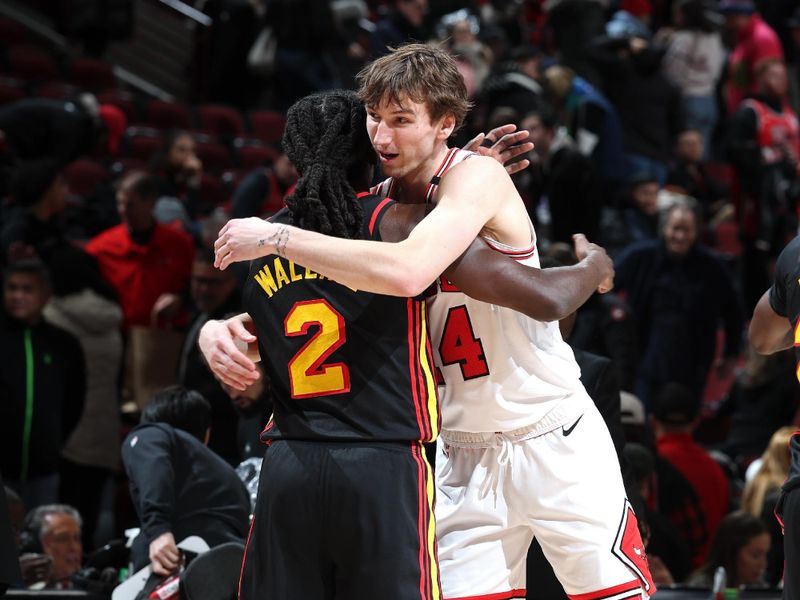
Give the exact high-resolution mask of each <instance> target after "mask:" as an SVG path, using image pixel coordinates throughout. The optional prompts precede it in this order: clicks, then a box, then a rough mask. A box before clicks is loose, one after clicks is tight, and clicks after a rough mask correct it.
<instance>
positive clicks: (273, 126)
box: [249, 110, 286, 144]
mask: <svg viewBox="0 0 800 600" xmlns="http://www.w3.org/2000/svg"><path fill="white" fill-rule="evenodd" d="M249 118H250V129H251V130H252V132H253V134H254V135H255V136H256V137H258V138H259V139H261V140H262V141H264V142H267V143H269V144H277V143H278V142H280V141H281V138H282V137H283V127H284V125H285V124H286V118H285V117H284V116H283V114H282V113H279V112H277V111H274V110H252V111H250V114H249Z"/></svg>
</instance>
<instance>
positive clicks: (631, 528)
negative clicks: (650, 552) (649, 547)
mask: <svg viewBox="0 0 800 600" xmlns="http://www.w3.org/2000/svg"><path fill="white" fill-rule="evenodd" d="M612 552H613V553H614V555H615V556H616V557H617V558H618V559H620V560H621V561H622V562H623V563H624V564H625V565H626V566H627V567H628V568H629V569H630V570H631V571H633V572H634V573H635V574H636V576H637V577H638V578H639V579H640V580H641V581H642V583H643V584H644V589H645V592H647V594H648V595H652V594H653V593H654V592H655V589H656V586H655V584H654V583H653V576H652V575H650V566H649V565H648V562H647V554H646V553H645V551H644V544H643V543H642V536H641V535H640V534H639V521H638V520H637V519H636V515H635V514H634V512H633V508H632V507H631V503H630V502H628V500H627V499H625V508H624V510H623V513H622V520H621V521H620V524H619V529H618V530H617V537H616V539H615V540H614V549H613V550H612Z"/></svg>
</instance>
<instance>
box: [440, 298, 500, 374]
mask: <svg viewBox="0 0 800 600" xmlns="http://www.w3.org/2000/svg"><path fill="white" fill-rule="evenodd" d="M439 356H440V357H441V358H442V364H443V365H452V364H455V363H459V366H460V367H461V375H462V376H463V377H464V380H465V381H466V380H468V379H475V378H476V377H483V376H485V375H488V374H489V365H488V364H486V355H485V354H484V353H483V344H482V343H481V340H480V338H476V337H475V332H474V331H473V330H472V323H471V322H470V320H469V313H468V312H467V307H466V306H464V305H463V304H462V305H461V306H454V307H453V308H451V309H450V310H449V311H448V312H447V319H446V320H445V322H444V330H443V331H442V341H441V342H439Z"/></svg>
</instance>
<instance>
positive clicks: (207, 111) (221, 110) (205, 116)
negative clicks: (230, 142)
mask: <svg viewBox="0 0 800 600" xmlns="http://www.w3.org/2000/svg"><path fill="white" fill-rule="evenodd" d="M197 118H198V125H199V126H200V130H201V131H203V132H204V133H210V134H213V135H216V136H219V137H221V138H224V139H230V138H233V137H236V136H239V135H241V134H242V132H243V131H244V120H243V119H242V115H240V114H239V111H237V110H236V109H235V108H231V107H229V106H222V105H219V104H203V105H201V106H198V107H197Z"/></svg>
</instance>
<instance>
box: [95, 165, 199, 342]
mask: <svg viewBox="0 0 800 600" xmlns="http://www.w3.org/2000/svg"><path fill="white" fill-rule="evenodd" d="M158 190H159V187H158V181H157V180H156V179H155V178H153V177H152V176H150V175H147V174H146V173H145V172H143V171H134V172H131V173H130V174H128V175H126V176H125V177H124V178H123V179H122V181H121V182H120V184H119V189H118V190H117V210H118V211H119V214H120V218H121V219H122V223H120V224H119V225H117V226H116V227H112V228H111V229H108V230H106V231H104V232H103V233H101V234H99V235H98V236H96V237H95V238H94V239H92V240H91V241H90V242H89V243H88V244H87V246H86V251H87V252H88V253H89V254H91V255H93V256H94V257H95V258H96V259H97V262H98V264H99V266H100V271H101V273H102V275H103V277H104V278H105V279H106V280H107V281H108V282H109V283H110V284H111V286H112V287H113V288H114V290H115V291H116V293H117V295H118V297H119V302H120V305H121V306H122V312H123V329H125V330H127V329H129V328H130V326H131V325H144V326H148V325H151V324H153V322H154V321H161V322H167V323H168V322H170V321H173V320H174V319H175V318H176V316H177V315H178V313H179V311H180V297H179V294H180V293H181V292H183V291H184V290H185V289H186V288H187V286H188V284H189V276H190V274H191V271H192V260H193V259H194V246H193V244H192V240H191V238H190V237H189V236H188V235H187V234H186V233H184V232H183V231H179V230H177V229H174V228H171V227H168V226H166V225H161V224H159V223H157V222H156V220H155V218H154V217H153V207H154V206H155V202H156V199H157V198H158Z"/></svg>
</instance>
